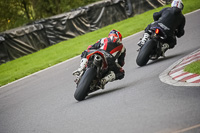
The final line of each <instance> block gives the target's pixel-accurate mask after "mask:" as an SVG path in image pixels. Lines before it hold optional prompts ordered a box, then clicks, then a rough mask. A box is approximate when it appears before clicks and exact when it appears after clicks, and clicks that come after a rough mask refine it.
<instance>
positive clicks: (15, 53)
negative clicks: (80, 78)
mask: <svg viewBox="0 0 200 133" xmlns="http://www.w3.org/2000/svg"><path fill="white" fill-rule="evenodd" d="M164 3H165V2H164V1H163V0H104V1H99V2H96V3H93V4H90V5H87V6H84V7H80V8H78V9H76V10H73V11H71V12H66V13H63V14H59V15H56V16H52V17H50V18H46V19H41V20H38V21H35V22H33V23H30V24H28V25H26V26H23V27H19V28H16V29H12V30H8V31H5V32H2V33H0V64H2V63H5V62H7V61H10V60H14V59H16V58H19V57H21V56H24V55H27V54H30V53H33V52H36V51H38V50H40V49H43V48H46V47H48V46H51V45H53V44H56V43H58V42H61V41H64V40H68V39H70V38H74V37H76V36H78V35H82V34H85V33H88V32H91V31H94V30H97V29H99V28H102V27H104V26H107V25H109V24H113V23H115V22H118V21H121V20H124V19H127V18H128V17H131V16H134V15H135V14H140V13H142V12H145V11H147V10H150V9H153V8H157V7H159V6H162V5H163V4H164Z"/></svg>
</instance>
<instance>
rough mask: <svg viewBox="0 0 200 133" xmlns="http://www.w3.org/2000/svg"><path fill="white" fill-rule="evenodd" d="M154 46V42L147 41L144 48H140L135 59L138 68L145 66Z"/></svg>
mask: <svg viewBox="0 0 200 133" xmlns="http://www.w3.org/2000/svg"><path fill="white" fill-rule="evenodd" d="M155 46H156V42H155V41H154V40H149V41H147V42H146V44H145V45H144V46H142V48H141V49H140V51H139V53H138V56H137V59H136V63H137V64H138V66H144V65H146V64H147V62H148V61H149V59H150V55H151V53H152V52H153V49H154V47H155Z"/></svg>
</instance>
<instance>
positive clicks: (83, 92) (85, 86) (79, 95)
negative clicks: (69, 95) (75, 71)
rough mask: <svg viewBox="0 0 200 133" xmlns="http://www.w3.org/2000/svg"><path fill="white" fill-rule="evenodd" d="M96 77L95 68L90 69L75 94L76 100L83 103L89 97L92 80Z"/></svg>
mask: <svg viewBox="0 0 200 133" xmlns="http://www.w3.org/2000/svg"><path fill="white" fill-rule="evenodd" d="M95 77H96V69H95V68H88V69H87V70H86V71H85V73H84V74H83V76H82V78H81V80H80V81H79V83H78V85H77V88H76V91H75V93H74V98H75V99H76V100H77V101H82V100H84V99H85V97H86V96H87V94H88V92H89V89H90V84H91V82H92V80H93V79H94V78H95Z"/></svg>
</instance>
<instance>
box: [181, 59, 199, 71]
mask: <svg viewBox="0 0 200 133" xmlns="http://www.w3.org/2000/svg"><path fill="white" fill-rule="evenodd" d="M184 71H186V72H189V73H195V74H199V75H200V60H199V61H195V62H193V63H191V64H189V65H187V66H185V68H184Z"/></svg>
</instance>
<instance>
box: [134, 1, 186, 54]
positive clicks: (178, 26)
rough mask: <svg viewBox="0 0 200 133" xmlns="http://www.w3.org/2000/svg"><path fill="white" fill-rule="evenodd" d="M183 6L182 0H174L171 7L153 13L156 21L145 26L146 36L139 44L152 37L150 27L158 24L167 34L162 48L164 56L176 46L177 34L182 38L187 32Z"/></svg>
mask: <svg viewBox="0 0 200 133" xmlns="http://www.w3.org/2000/svg"><path fill="white" fill-rule="evenodd" d="M183 7H184V6H183V3H182V1H181V0H174V1H173V2H172V4H171V7H167V8H164V9H162V10H161V11H160V12H155V13H154V14H153V18H154V22H153V23H151V24H149V25H148V26H147V27H146V28H145V33H144V36H143V38H142V39H141V40H140V41H139V42H138V45H139V46H142V45H144V44H145V42H146V41H147V40H148V39H149V37H150V34H151V33H150V32H149V30H150V28H151V27H157V26H158V27H160V28H162V29H163V30H164V31H165V33H166V35H167V39H166V40H165V45H164V48H163V49H162V52H163V53H162V54H163V56H164V53H165V52H166V50H167V49H172V48H174V46H175V45H176V36H177V37H178V38H180V37H181V36H183V35H184V33H185V31H184V26H185V16H184V15H183V14H182V10H183Z"/></svg>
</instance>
